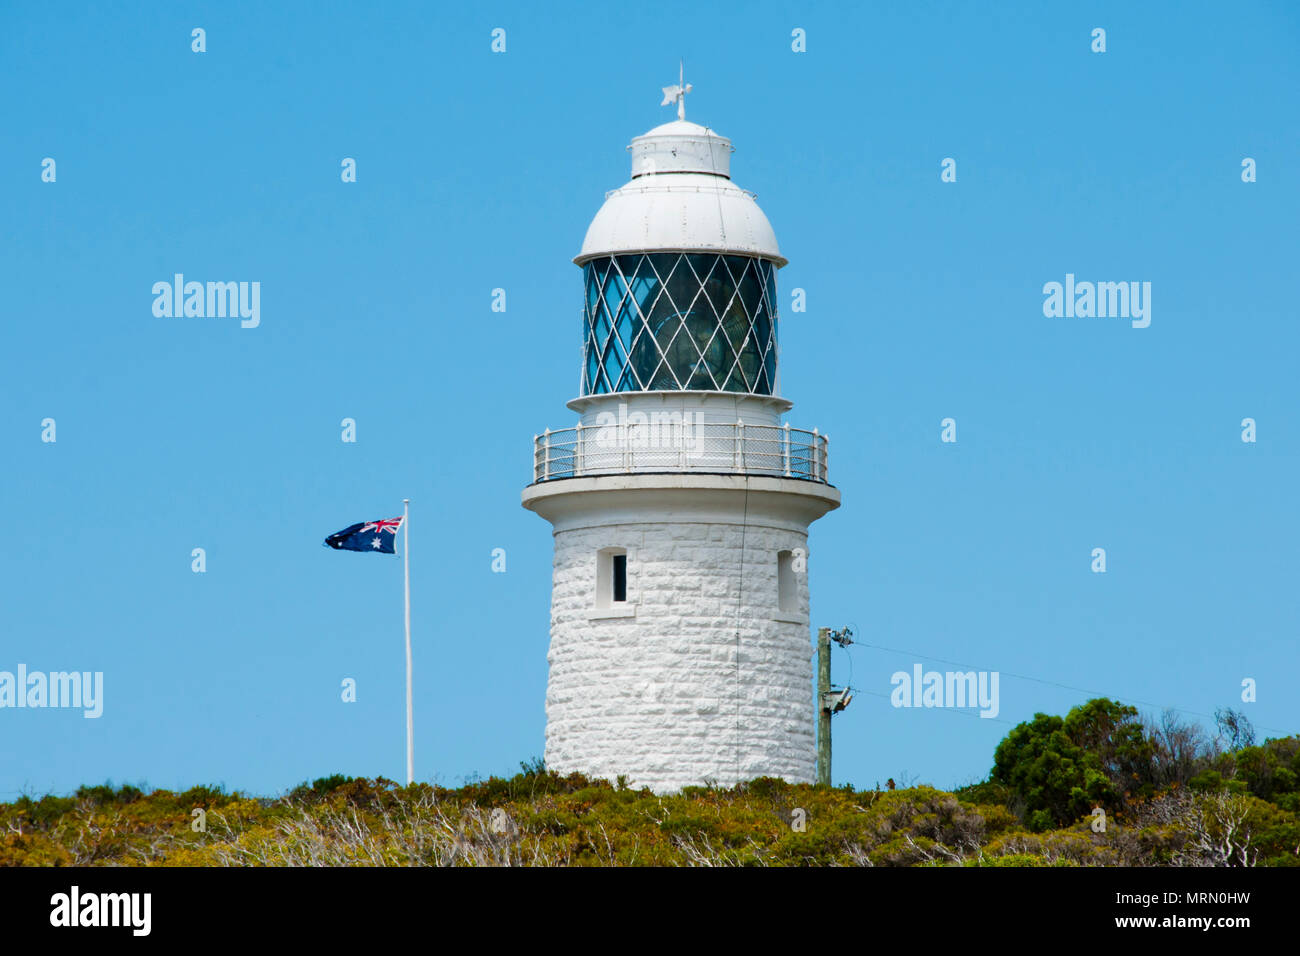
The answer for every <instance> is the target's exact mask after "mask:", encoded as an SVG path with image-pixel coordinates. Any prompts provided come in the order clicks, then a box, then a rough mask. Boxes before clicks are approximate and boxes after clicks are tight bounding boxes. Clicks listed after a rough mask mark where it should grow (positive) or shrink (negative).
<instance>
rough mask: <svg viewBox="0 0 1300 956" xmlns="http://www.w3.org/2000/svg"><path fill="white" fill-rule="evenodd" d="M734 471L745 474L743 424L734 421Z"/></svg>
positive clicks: (737, 420) (739, 421) (738, 420)
mask: <svg viewBox="0 0 1300 956" xmlns="http://www.w3.org/2000/svg"><path fill="white" fill-rule="evenodd" d="M736 471H737V472H739V473H740V474H744V473H745V423H744V422H743V421H741V420H740V419H739V418H737V419H736Z"/></svg>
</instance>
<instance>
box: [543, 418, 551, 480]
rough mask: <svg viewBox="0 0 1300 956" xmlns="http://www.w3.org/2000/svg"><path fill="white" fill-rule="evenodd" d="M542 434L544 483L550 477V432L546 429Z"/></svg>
mask: <svg viewBox="0 0 1300 956" xmlns="http://www.w3.org/2000/svg"><path fill="white" fill-rule="evenodd" d="M543 434H544V437H545V442H544V444H543V446H542V448H543V451H542V480H543V481H546V480H547V479H548V478H550V477H551V430H550V429H549V428H548V429H546V431H545V432H544V433H543Z"/></svg>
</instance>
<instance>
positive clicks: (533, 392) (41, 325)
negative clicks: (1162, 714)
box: [0, 2, 1300, 799]
mask: <svg viewBox="0 0 1300 956" xmlns="http://www.w3.org/2000/svg"><path fill="white" fill-rule="evenodd" d="M469 6H470V5H456V6H446V7H444V6H442V5H434V4H418V3H383V4H377V5H376V9H375V10H369V9H366V8H363V7H357V6H356V5H353V4H321V3H312V4H307V3H301V4H275V5H269V4H254V3H223V4H170V3H169V4H162V3H158V4H152V5H132V6H131V7H130V8H129V9H120V8H108V7H107V6H105V5H99V6H95V7H72V6H60V5H31V4H28V5H22V6H15V5H10V6H8V7H6V8H5V9H4V10H3V11H2V12H0V80H2V81H3V86H4V87H5V88H6V89H7V90H9V91H10V93H9V95H8V96H7V97H6V105H5V109H4V114H5V116H4V124H3V128H4V130H5V136H4V143H3V149H0V210H3V219H4V223H5V229H4V232H3V239H2V240H0V241H2V242H3V247H2V248H0V252H2V255H0V263H2V265H0V270H3V271H2V273H0V274H2V275H3V281H4V288H5V290H6V293H7V294H6V297H5V298H6V303H5V305H6V309H5V311H6V315H5V318H4V322H3V324H2V325H0V343H2V344H3V347H4V353H5V355H6V356H7V358H8V361H7V363H6V370H5V374H4V376H3V377H0V447H2V448H4V449H5V454H4V457H3V461H4V468H3V469H0V502H3V504H4V510H5V513H6V514H7V515H8V516H9V520H10V521H12V522H13V523H14V527H13V528H12V529H11V532H10V534H9V546H8V547H6V548H5V549H3V553H0V581H3V584H2V585H0V596H2V598H3V604H2V606H3V611H4V616H3V623H2V624H0V670H10V671H12V670H14V669H15V667H16V666H17V665H18V664H19V663H23V664H26V665H27V667H28V668H29V669H31V670H46V671H49V670H72V669H75V670H81V671H103V673H104V684H105V694H104V696H105V700H104V714H103V716H102V717H101V718H99V719H97V720H87V719H84V718H83V717H82V716H81V713H80V712H79V711H64V710H50V709H47V710H30V709H28V710H8V709H6V710H0V799H11V798H12V797H13V796H15V795H16V794H17V793H19V792H29V793H44V792H49V791H53V792H66V791H69V790H71V789H73V788H75V787H76V786H77V785H78V784H81V783H99V782H102V781H104V780H106V779H110V778H111V779H112V780H114V781H116V782H119V783H120V782H132V783H143V784H147V785H150V786H154V787H166V788H184V787H188V786H190V785H193V784H196V783H223V784H225V785H226V786H227V787H230V788H239V789H243V790H246V791H252V792H256V793H276V792H279V791H281V790H283V789H284V788H286V787H290V786H292V785H294V784H296V783H298V782H299V781H301V780H304V779H309V778H313V777H317V776H323V775H326V774H329V773H334V772H344V773H349V774H357V775H360V774H364V775H368V776H373V775H376V774H383V775H385V776H388V777H391V778H401V776H402V774H403V766H404V764H403V761H404V746H405V745H404V736H403V735H404V729H403V728H404V697H403V653H402V601H401V599H402V591H401V588H402V581H401V561H400V558H395V557H380V556H370V555H358V554H350V553H336V552H332V551H330V550H328V549H325V548H323V547H321V540H322V539H323V538H324V537H325V535H327V534H329V533H331V532H333V531H336V530H338V529H340V528H342V527H344V526H346V525H348V524H351V523H353V522H355V521H361V520H367V519H372V518H378V517H391V516H393V515H395V514H399V513H400V511H401V500H402V498H403V497H410V498H411V499H412V526H411V527H412V534H413V539H414V541H413V548H412V552H411V555H412V589H413V625H414V634H415V661H416V676H415V681H416V698H415V721H416V775H417V778H419V779H424V780H436V781H438V782H441V783H444V784H448V785H454V784H456V783H459V782H460V781H461V780H463V779H464V778H465V777H467V776H469V775H473V774H479V775H482V776H487V775H489V774H493V773H495V774H508V773H511V772H514V771H515V770H517V769H518V763H519V761H521V760H524V759H527V758H530V757H532V756H535V755H540V754H541V752H542V748H543V733H544V727H545V712H544V700H545V688H546V649H547V641H548V622H549V610H548V608H549V590H550V567H551V537H550V529H549V526H548V525H547V524H546V523H545V522H544V521H542V520H541V519H539V518H538V517H537V516H535V515H533V514H532V513H530V512H527V511H525V510H523V509H522V508H521V507H520V505H519V493H520V490H521V488H522V487H523V486H524V485H525V484H526V483H527V482H528V481H529V480H530V477H531V476H530V470H529V468H530V442H531V437H532V435H533V434H534V433H535V432H538V431H541V430H542V429H543V428H545V427H547V426H550V427H552V428H556V427H566V426H568V425H570V424H571V423H572V421H573V415H572V413H570V412H569V411H568V410H567V409H565V407H564V402H565V401H566V400H568V399H570V398H572V397H574V395H575V394H576V389H577V385H578V371H579V366H578V349H579V344H580V338H579V309H580V303H581V294H582V290H581V273H580V271H579V270H578V268H577V267H575V266H574V265H573V264H572V263H571V262H570V259H571V257H572V256H573V255H575V254H576V252H577V250H578V247H579V245H580V243H581V240H582V237H583V233H584V231H585V229H586V226H587V223H588V222H589V221H590V219H591V217H592V216H593V215H594V214H595V212H596V210H597V208H598V207H599V205H600V203H601V201H602V198H603V195H604V192H605V191H606V190H609V189H613V188H616V187H617V186H619V185H621V184H622V183H623V182H625V181H626V179H627V177H628V167H629V159H628V154H627V152H626V151H625V149H624V147H625V146H626V145H627V143H628V141H629V140H630V139H631V138H632V137H633V136H635V135H638V134H640V133H642V132H644V131H646V130H647V129H649V128H651V127H653V126H655V125H657V124H659V123H661V122H664V121H666V120H668V119H670V118H671V115H672V111H671V109H670V108H669V107H660V106H659V105H658V104H659V99H660V91H659V88H660V87H661V86H663V85H666V84H668V83H671V82H675V80H676V75H677V62H678V58H679V57H683V56H684V57H685V58H686V64H687V80H688V81H689V82H691V83H692V84H694V87H695V90H694V92H692V93H691V95H690V97H689V98H688V107H687V116H688V118H690V119H693V120H696V121H699V122H702V123H706V124H708V125H710V126H712V127H713V128H715V129H716V130H718V131H719V132H720V133H722V134H723V135H725V136H728V137H730V138H731V139H732V140H733V142H734V143H735V145H736V147H737V152H736V153H735V155H734V157H733V160H732V170H733V175H734V177H735V179H736V181H737V182H738V183H739V184H740V185H741V186H742V187H744V188H747V189H750V190H753V191H755V192H756V193H757V194H758V200H759V202H760V204H761V205H762V206H763V209H764V210H765V212H766V213H767V215H768V217H769V218H770V219H771V221H772V223H773V225H774V227H775V229H776V231H777V236H778V238H779V240H780V243H781V249H782V252H783V253H784V255H785V256H787V257H788V258H789V260H790V265H789V266H788V267H786V268H785V269H783V270H782V271H781V273H780V275H779V279H778V283H779V289H780V296H781V301H782V302H783V304H784V312H783V314H782V324H781V348H782V353H781V354H782V371H781V381H782V390H783V392H784V394H785V396H786V397H788V398H790V399H792V400H793V401H794V402H795V407H794V410H793V411H792V412H791V414H790V416H789V419H790V421H791V423H792V424H793V425H795V426H797V427H805V428H811V427H813V426H817V427H818V428H820V429H821V430H822V431H824V432H828V433H829V434H830V436H831V456H830V466H831V479H832V481H833V483H834V484H836V485H837V486H838V487H839V488H840V489H841V491H842V493H843V496H844V505H843V507H842V508H841V509H840V510H839V511H836V512H833V513H831V514H830V515H828V516H827V517H826V518H824V519H822V520H821V521H820V522H818V523H817V524H816V525H814V528H813V536H812V540H811V551H812V554H811V559H810V567H809V570H810V573H811V586H812V600H813V620H814V625H818V624H821V625H829V626H840V625H843V624H851V625H852V626H853V627H854V629H855V631H856V632H857V635H858V639H859V640H860V641H862V642H864V644H860V645H859V646H857V647H855V648H854V649H853V650H852V652H851V654H848V655H846V654H845V653H843V652H840V651H838V650H837V651H836V655H837V656H836V658H835V661H834V668H835V677H836V679H837V681H843V680H850V668H851V682H852V684H853V686H855V687H856V688H858V689H859V691H860V695H859V697H858V699H857V700H856V701H855V702H854V704H853V706H851V707H850V708H849V709H848V710H847V711H846V712H845V713H844V714H842V715H840V716H837V717H836V718H835V772H834V776H835V780H836V782H841V783H842V782H851V783H853V784H855V785H857V786H864V787H865V786H871V785H873V784H874V783H875V782H876V781H883V780H884V779H885V778H888V777H894V778H904V779H915V780H921V781H926V782H931V783H934V784H936V785H939V786H954V785H959V784H962V783H966V782H969V781H971V780H974V779H978V778H981V777H983V775H984V774H985V773H986V772H987V771H988V769H989V767H990V766H991V763H992V753H993V749H994V747H995V746H996V744H997V742H998V741H999V740H1000V739H1001V737H1002V736H1003V735H1005V733H1006V732H1007V731H1008V730H1009V729H1010V726H1011V724H1013V723H1015V722H1017V721H1019V720H1022V719H1027V718H1029V717H1031V716H1032V715H1033V714H1034V713H1035V712H1036V711H1046V712H1050V713H1062V714H1063V713H1064V712H1065V711H1066V710H1068V708H1069V707H1070V706H1072V705H1074V704H1076V703H1079V702H1081V701H1082V700H1084V699H1086V698H1087V696H1089V694H1088V693H1086V692H1100V693H1104V694H1107V695H1110V696H1114V697H1118V698H1120V699H1123V700H1129V701H1143V702H1146V703H1149V704H1154V705H1160V706H1175V707H1178V708H1181V709H1182V710H1183V711H1185V712H1190V713H1192V714H1198V713H1199V714H1210V713H1212V712H1213V711H1214V709H1215V708H1216V707H1222V706H1236V707H1239V708H1242V709H1244V710H1245V711H1246V713H1247V715H1248V716H1249V717H1250V718H1251V719H1252V720H1253V721H1254V722H1255V723H1256V725H1257V726H1258V727H1260V728H1269V729H1270V731H1271V732H1272V733H1273V735H1279V734H1281V733H1288V732H1295V731H1297V730H1300V694H1297V682H1300V650H1298V649H1297V636H1298V633H1300V587H1297V585H1296V573H1297V568H1298V566H1300V561H1298V560H1297V554H1296V541H1297V537H1298V536H1300V504H1297V496H1296V487H1297V479H1298V477H1300V420H1298V419H1300V416H1297V410H1298V409H1300V401H1297V388H1298V386H1297V376H1296V355H1297V349H1298V347H1300V332H1297V324H1296V295H1295V279H1296V269H1295V263H1296V255H1297V245H1298V243H1297V238H1296V236H1297V232H1296V223H1297V221H1300V172H1298V170H1297V160H1298V157H1300V126H1297V124H1296V122H1295V118H1296V116H1297V115H1300V102H1298V101H1300V53H1298V51H1300V10H1298V9H1297V8H1296V7H1295V6H1294V5H1293V4H1289V3H1283V2H1277V3H1246V4H1233V5H1228V4H1209V3H1206V4H1196V3H1178V4H1173V3H1169V4H1143V5H1141V7H1140V9H1136V8H1133V7H1132V5H1130V4H1121V3H1090V4H1087V5H1081V4H1076V5H1061V4H1052V5H1046V4H1038V3H1024V4H998V5H996V6H994V8H993V9H988V8H987V6H986V5H983V4H961V3H949V4H907V5H903V6H900V5H888V4H876V5H872V6H871V7H869V8H867V7H861V6H859V5H856V4H852V5H851V4H844V5H829V4H828V5H816V4H796V5H787V4H771V3H768V4H756V5H753V6H752V7H751V8H747V9H746V11H745V12H743V13H739V12H737V9H736V8H735V7H734V5H723V4H705V3H693V4H673V3H665V4H653V5H636V4H632V5H621V6H619V7H617V8H611V7H602V8H599V9H595V8H586V7H583V6H571V7H565V8H557V7H555V6H551V5H547V6H545V7H543V6H542V5H531V4H518V5H509V4H499V5H495V6H482V5H473V9H469V8H468V7H469ZM194 27H202V28H204V29H205V30H206V35H207V36H206V40H207V51H206V52H205V53H202V54H197V53H193V52H191V49H190V46H191V33H190V31H191V29H192V28H194ZM496 27H502V28H504V29H505V30H506V31H507V32H506V37H507V49H506V52H505V53H504V54H494V53H492V52H491V50H490V43H491V36H490V34H491V31H492V30H493V28H496ZM1094 27H1102V28H1104V29H1105V30H1106V31H1107V50H1106V52H1105V53H1104V54H1102V53H1093V52H1091V50H1090V44H1091V36H1090V35H1091V31H1092V30H1093V28H1094ZM795 28H801V29H804V30H805V31H806V33H807V52H805V53H794V52H792V51H791V31H792V30H793V29H795ZM45 157H51V158H53V159H55V161H56V163H57V166H56V171H57V179H56V181H55V182H53V183H46V182H42V181H41V161H42V159H43V158H45ZM344 157H353V158H355V159H356V161H357V182H356V183H354V184H344V183H342V182H341V181H340V162H341V160H342V159H343V158H344ZM945 157H952V158H954V159H955V160H956V162H957V174H958V175H957V182H955V183H942V182H941V181H940V161H941V160H942V159H943V158H945ZM1244 157H1251V158H1253V159H1254V160H1255V161H1256V163H1257V169H1258V181H1257V182H1254V183H1243V182H1242V180H1241V163H1242V160H1243V158H1244ZM176 272H181V273H184V274H185V275H186V276H187V277H189V278H192V279H198V280H245V281H258V282H260V283H261V324H260V326H259V327H258V328H256V329H241V328H240V327H239V322H238V320H231V319H175V318H172V319H168V318H157V317H155V316H154V315H153V313H152V308H151V307H152V302H153V295H152V294H151V287H152V285H153V283H154V282H157V281H160V280H170V278H171V277H172V275H173V274H174V273H176ZM1067 273H1073V274H1075V275H1076V276H1077V277H1078V278H1079V279H1080V280H1085V279H1090V280H1094V281H1148V282H1151V283H1152V321H1151V325H1150V327H1149V328H1146V329H1134V328H1132V327H1130V325H1129V323H1128V322H1125V321H1123V320H1118V319H1096V318H1092V319H1086V318H1083V319H1080V318H1073V319H1065V318H1046V317H1044V315H1043V311H1042V304H1043V293H1042V287H1043V284H1044V283H1046V282H1050V281H1058V282H1060V281H1063V280H1064V277H1065V275H1066V274H1067ZM498 287H500V288H504V289H506V290H507V311H506V312H505V313H504V314H501V313H494V312H492V311H491V308H490V306H491V292H492V289H494V288H498ZM796 287H798V288H802V289H805V290H806V294H807V305H808V307H807V311H806V312H803V313H792V312H791V311H790V309H789V303H790V299H789V296H790V290H791V289H793V288H796ZM345 417H351V418H353V419H355V420H356V422H357V437H358V440H357V442H356V443H355V444H345V443H343V442H341V441H340V431H341V429H340V421H341V420H342V419H343V418H345ZM946 417H952V418H954V419H955V420H956V422H957V429H958V432H957V437H958V440H957V442H956V443H955V444H945V443H942V442H940V440H939V439H940V421H941V420H942V419H944V418H946ZM1246 417H1251V418H1254V419H1255V420H1256V422H1257V429H1258V440H1257V442H1255V443H1253V444H1249V443H1244V442H1242V441H1241V437H1240V436H1241V425H1240V423H1241V420H1242V419H1243V418H1246ZM45 418H54V419H55V421H56V423H57V441H56V442H55V443H53V444H49V443H44V442H42V441H41V422H42V420H43V419H45ZM196 547H202V548H204V549H205V550H206V555H207V570H206V572H205V573H203V574H195V573H192V571H191V550H192V549H193V548H196ZM1096 547H1102V548H1105V549H1106V553H1107V571H1106V573H1105V574H1095V573H1093V572H1092V571H1091V569H1090V565H1091V562H1092V557H1091V554H1092V550H1093V549H1094V548H1096ZM494 548H504V549H506V553H507V571H506V573H504V574H494V573H492V570H491V552H492V549H494ZM867 645H874V646H867ZM882 647H884V648H894V649H898V651H899V652H895V651H885V650H881V649H880V648H882ZM929 658H940V659H945V660H951V661H957V662H960V663H961V664H964V665H970V666H972V667H974V668H977V669H985V670H998V671H1000V672H1002V674H1003V678H1002V681H1001V712H1000V715H999V718H998V720H984V719H980V718H978V717H974V716H972V715H971V714H970V713H958V712H954V711H951V710H918V709H895V708H893V707H891V706H890V704H889V701H888V699H887V697H888V694H889V691H890V690H891V686H890V675H891V674H892V673H893V672H894V671H895V670H900V669H901V670H910V669H911V667H912V665H913V664H914V663H918V662H919V663H923V664H925V665H926V666H927V667H937V668H939V669H944V668H946V667H947V665H942V664H934V663H932V662H931V661H930V660H929ZM1010 674H1017V675H1025V676H1029V677H1034V678H1037V679H1038V681H1045V682H1048V683H1041V682H1035V681H1026V680H1021V679H1016V678H1011V677H1009V676H1008V675H1010ZM345 677H352V678H354V679H355V680H356V681H357V686H358V700H357V702H356V703H355V704H344V703H342V702H341V700H340V690H339V688H340V681H341V680H342V679H343V678H345ZM1245 678H1253V679H1255V680H1256V681H1257V682H1258V699H1257V701H1256V702H1254V703H1250V704H1242V702H1241V700H1240V693H1241V681H1242V680H1243V679H1245ZM1056 684H1064V685H1069V687H1072V688H1079V689H1080V690H1070V689H1066V688H1063V687H1059V686H1054V685H1056ZM1146 709H1147V710H1151V709H1152V708H1151V707H1147V708H1146ZM1264 735H1265V732H1261V736H1264Z"/></svg>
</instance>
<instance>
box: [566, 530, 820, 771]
mask: <svg viewBox="0 0 1300 956" xmlns="http://www.w3.org/2000/svg"><path fill="white" fill-rule="evenodd" d="M742 522H743V528H742ZM567 524H568V525H569V526H568V527H561V528H560V529H559V530H557V531H556V532H555V564H554V579H553V592H552V604H551V646H550V652H549V654H548V658H547V659H548V660H549V662H550V681H549V686H548V689H547V697H546V716H547V724H546V751H545V759H546V765H547V767H549V768H551V769H553V770H556V771H559V772H561V773H567V772H570V771H575V770H577V771H581V772H583V773H586V774H588V775H589V776H593V777H605V778H607V779H610V780H614V779H615V778H616V777H617V776H618V775H620V774H625V775H626V776H627V777H628V780H629V782H630V783H631V785H633V786H636V787H640V786H649V787H651V788H652V789H653V790H655V791H656V792H668V791H672V790H677V789H679V788H681V787H683V786H689V785H702V784H704V783H705V781H706V780H707V779H713V780H716V781H717V782H718V783H720V784H723V785H731V784H734V783H735V782H736V781H738V780H747V779H751V778H753V777H756V776H762V775H767V776H777V777H783V778H785V779H786V780H789V781H804V782H810V781H812V780H813V777H814V774H815V765H816V754H815V743H814V730H813V691H812V674H813V671H812V653H813V648H812V644H811V639H810V632H809V627H808V576H807V573H806V572H804V573H796V580H797V582H798V588H797V593H798V606H797V608H796V609H794V610H792V611H781V610H780V609H779V599H778V594H777V552H778V551H781V550H794V549H796V548H802V549H804V552H805V554H806V552H807V548H808V540H807V533H806V530H805V531H797V530H791V528H790V526H789V525H790V522H789V520H788V518H787V519H786V520H784V521H781V520H774V521H771V522H770V523H764V518H763V516H762V515H761V514H760V515H758V516H757V517H756V516H755V515H754V514H753V513H752V512H751V513H750V514H749V515H748V516H747V517H744V518H742V515H741V514H740V513H737V514H736V516H735V519H734V520H728V519H727V518H726V517H725V516H721V515H714V516H713V517H712V519H711V520H703V521H695V520H674V519H669V520H666V521H653V522H651V521H635V522H623V523H612V524H606V525H603V526H602V525H584V524H583V522H582V521H581V519H579V520H577V521H571V522H568V523H567ZM783 524H784V525H785V527H781V525H783ZM742 540H743V570H742ZM602 548H626V550H627V554H628V594H627V597H628V603H627V607H626V608H620V609H619V610H621V611H623V612H624V613H626V612H627V611H629V610H630V611H631V615H632V616H623V617H606V616H603V615H605V614H608V613H611V612H602V611H600V610H598V609H597V608H596V561H597V553H598V552H599V551H600V550H601V549H602Z"/></svg>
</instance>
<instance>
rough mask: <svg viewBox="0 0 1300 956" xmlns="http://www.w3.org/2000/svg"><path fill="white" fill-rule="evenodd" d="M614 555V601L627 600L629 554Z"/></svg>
mask: <svg viewBox="0 0 1300 956" xmlns="http://www.w3.org/2000/svg"><path fill="white" fill-rule="evenodd" d="M613 557H614V602H615V603H618V602H620V601H626V600H627V555H626V554H616V555H614V556H613Z"/></svg>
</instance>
